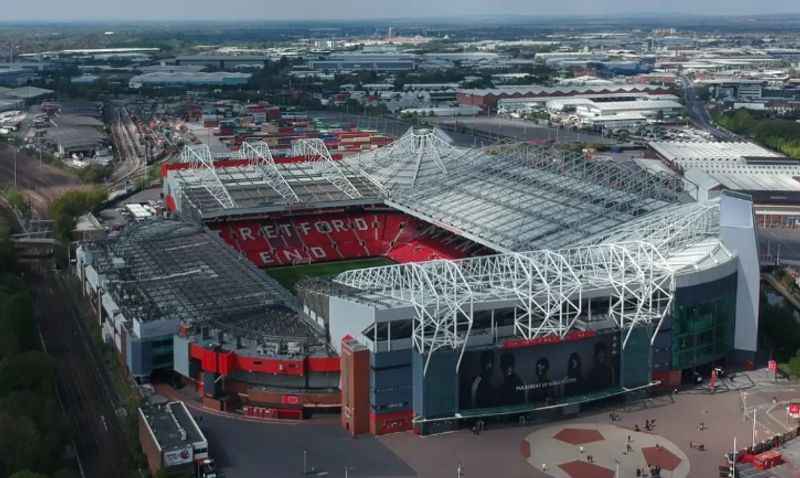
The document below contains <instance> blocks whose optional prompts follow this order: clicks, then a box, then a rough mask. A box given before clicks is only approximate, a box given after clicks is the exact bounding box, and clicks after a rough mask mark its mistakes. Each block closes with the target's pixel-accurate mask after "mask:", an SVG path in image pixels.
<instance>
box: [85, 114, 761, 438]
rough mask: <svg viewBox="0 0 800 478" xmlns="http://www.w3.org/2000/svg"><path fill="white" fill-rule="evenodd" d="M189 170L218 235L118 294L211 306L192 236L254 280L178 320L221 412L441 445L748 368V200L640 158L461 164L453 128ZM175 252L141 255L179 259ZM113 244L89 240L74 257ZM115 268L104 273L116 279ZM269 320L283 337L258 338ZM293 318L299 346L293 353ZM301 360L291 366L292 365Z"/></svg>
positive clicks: (198, 203)
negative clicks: (323, 420)
mask: <svg viewBox="0 0 800 478" xmlns="http://www.w3.org/2000/svg"><path fill="white" fill-rule="evenodd" d="M182 160H183V161H182V164H177V165H170V166H168V167H165V168H164V169H163V170H162V174H163V177H164V181H163V184H164V196H165V199H166V203H167V204H168V206H169V208H170V209H171V210H172V211H173V212H174V214H176V215H178V216H180V217H181V218H183V219H184V220H186V221H190V222H194V223H199V224H202V225H203V227H204V230H203V231H199V230H198V231H196V232H195V233H193V234H195V235H196V237H197V238H199V237H202V238H203V239H195V242H193V243H187V245H186V247H185V248H180V250H181V251H182V252H181V254H186V256H185V257H158V258H156V259H153V260H152V262H153V263H154V264H162V265H160V266H159V268H160V269H159V270H158V273H157V274H156V273H153V274H152V275H151V276H150V277H151V280H150V281H149V282H148V281H147V280H146V279H142V276H141V274H139V275H134V276H133V277H132V278H129V279H117V280H115V281H114V280H112V281H110V282H115V283H117V284H129V283H136V284H137V287H144V286H143V285H142V284H152V285H153V287H157V284H159V283H160V281H163V280H175V279H176V278H178V277H180V279H178V282H182V281H186V284H185V285H184V289H186V288H188V289H189V291H188V292H187V291H186V290H183V291H181V292H180V293H178V294H177V295H178V297H180V300H178V302H180V303H181V306H182V305H184V304H185V303H188V302H192V301H198V300H199V299H197V298H196V297H193V296H192V293H194V292H195V291H193V290H192V286H191V281H194V280H196V279H197V277H195V274H196V273H195V272H194V271H196V270H206V269H203V267H204V266H202V265H197V264H196V265H195V266H194V267H192V266H190V265H187V264H183V263H184V261H186V262H189V263H191V262H192V261H197V260H199V259H198V258H197V257H202V258H203V259H202V260H203V261H207V262H210V261H211V259H210V258H208V257H206V256H207V255H214V253H212V252H211V250H210V249H208V250H207V249H201V248H199V247H196V246H195V245H192V244H196V243H197V242H198V241H200V242H207V243H208V244H209V246H208V247H212V246H210V244H212V243H213V247H216V248H219V251H220V252H218V253H216V256H217V257H219V258H226V259H225V260H224V261H223V262H225V266H220V265H216V266H214V267H216V269H215V268H214V267H212V266H211V265H210V264H209V265H208V267H211V269H212V270H214V271H218V270H220V269H221V270H222V271H228V270H229V269H231V268H236V267H238V268H243V269H247V271H249V272H248V274H246V275H247V277H248V280H246V281H245V282H243V283H242V282H239V281H242V280H244V279H243V278H244V276H245V274H242V275H240V276H238V277H233V276H231V275H228V277H225V276H224V275H223V274H222V273H220V272H214V274H213V275H209V276H208V282H207V284H206V288H205V289H202V288H198V292H199V291H202V292H200V295H201V296H203V295H209V296H211V297H215V298H217V297H219V298H220V299H215V300H219V301H220V302H219V304H220V305H221V306H220V307H219V308H215V307H209V308H208V309H206V308H201V309H200V313H201V318H200V319H198V318H192V317H177V321H176V322H177V325H176V324H172V326H175V327H177V328H178V330H177V333H176V334H175V335H174V340H173V346H172V352H173V360H172V367H173V369H174V371H176V372H178V374H180V375H181V376H182V377H184V379H185V380H187V381H192V382H195V383H198V384H203V386H204V388H203V391H204V394H205V395H206V396H208V397H209V401H211V400H215V401H217V402H219V403H220V404H225V405H224V406H225V407H227V408H236V407H237V406H244V409H246V410H252V407H253V406H262V407H271V409H274V410H283V409H291V408H293V407H294V408H297V407H298V406H299V403H300V402H302V403H305V404H306V406H305V408H309V409H310V408H312V407H313V406H315V402H314V400H315V399H316V398H315V397H316V395H314V394H315V393H316V392H318V391H324V392H326V393H329V395H328V396H329V397H330V396H334V395H335V396H336V397H337V400H336V403H335V405H336V406H341V409H342V422H343V425H344V426H345V427H346V428H347V429H348V430H350V431H351V432H352V433H361V432H366V431H370V432H372V433H375V434H380V433H388V432H392V431H399V430H407V429H410V428H415V429H416V430H417V431H418V432H420V433H433V432H437V431H443V430H446V429H451V428H453V427H457V426H460V425H461V424H462V423H464V422H465V421H468V420H473V419H476V418H478V417H493V416H513V417H516V416H525V417H528V418H535V417H537V416H542V415H547V416H551V415H553V414H555V415H559V414H561V413H575V412H576V411H578V410H580V408H581V406H583V405H584V404H586V403H592V402H594V401H596V400H599V399H604V398H608V397H614V396H620V395H625V394H631V393H637V392H643V391H646V390H648V389H651V388H653V387H656V386H659V385H661V386H670V387H671V386H674V385H676V384H677V383H679V382H680V380H681V376H682V374H684V373H691V371H694V370H696V369H698V368H701V369H702V368H703V367H710V366H712V365H713V364H715V363H717V362H718V361H721V360H726V359H733V360H737V361H743V360H752V359H753V356H754V354H755V351H756V334H757V329H758V297H759V296H758V284H759V268H758V259H757V253H756V236H755V231H754V220H753V209H752V203H751V201H750V199H749V197H748V196H746V195H742V194H737V193H734V192H725V193H723V194H721V195H720V196H719V197H717V198H714V199H710V200H709V199H707V200H704V201H696V200H694V199H692V196H695V197H696V196H697V194H696V191H695V192H694V193H692V192H691V191H687V190H686V187H687V185H686V184H685V183H684V182H683V181H682V180H681V179H680V178H677V177H675V176H670V175H666V174H660V173H652V172H649V171H647V170H644V169H642V168H640V167H638V166H637V165H636V163H634V162H616V161H603V160H594V161H592V160H587V159H585V158H584V157H583V156H582V155H581V154H580V153H579V152H570V151H567V150H562V149H557V148H552V147H540V146H531V145H527V144H504V145H496V146H493V147H490V148H484V149H462V148H456V147H454V146H452V145H451V143H450V141H449V138H447V137H446V135H445V134H444V133H442V132H440V131H438V130H414V129H412V130H409V132H408V133H406V134H405V135H404V136H402V137H401V138H399V139H397V140H396V141H395V142H393V143H392V144H390V145H388V146H386V147H383V148H380V149H377V150H374V151H371V152H368V153H364V154H361V155H359V156H354V157H348V158H334V157H332V156H331V155H330V154H329V152H328V151H327V149H326V148H325V145H324V143H322V142H321V141H317V140H301V141H299V142H298V143H297V144H296V145H295V151H294V155H293V157H291V158H288V159H281V160H276V159H275V158H273V157H272V155H271V154H270V151H269V147H268V146H267V145H266V144H263V143H258V144H244V145H243V146H242V149H241V150H240V151H239V152H238V153H236V154H234V155H233V157H232V158H226V159H225V160H222V161H219V160H217V158H215V157H214V155H213V154H212V153H211V152H210V151H209V150H208V149H207V148H205V147H190V148H187V149H186V150H185V151H184V153H183V156H182ZM167 222H168V223H171V221H167ZM130 227H132V228H133V230H136V229H137V228H140V227H141V228H143V229H149V228H150V227H156V226H152V225H151V226H130ZM159 227H162V226H159ZM171 227H176V226H174V225H173V226H171ZM184 227H188V226H184ZM195 227H198V228H199V227H200V226H195ZM129 234H131V233H130V232H129V231H125V232H123V234H122V236H121V237H124V236H126V235H129ZM193 237H194V236H193ZM174 239H175V241H176V243H175V244H172V245H167V246H164V247H162V246H160V245H156V244H152V245H150V246H146V247H143V248H142V249H144V250H147V251H149V253H151V254H154V255H165V254H166V255H167V256H171V254H170V253H169V251H172V250H173V249H172V248H173V247H179V246H177V243H178V242H180V239H179V237H178V236H175V237H174ZM120 242H121V239H120V238H116V239H111V240H109V242H108V244H111V245H105V246H100V245H98V243H93V244H88V245H86V246H85V255H86V257H87V259H86V260H81V261H79V263H80V264H84V263H85V264H95V263H98V259H91V256H92V255H93V254H94V255H98V252H96V251H97V250H98V248H100V249H102V248H103V247H105V248H106V249H108V248H111V249H114V248H115V247H117V246H114V245H113V244H118V243H120ZM123 242H124V241H123ZM223 242H224V243H227V246H224V245H223ZM154 248H158V249H160V251H159V252H157V253H156V252H153V251H152V249H154ZM99 255H100V256H102V254H99ZM377 256H382V257H387V258H389V259H390V260H391V261H392V262H394V264H393V265H388V266H383V267H374V268H367V269H356V270H349V271H346V272H342V273H340V274H338V275H336V276H335V277H333V278H326V279H311V280H306V281H304V282H301V283H300V284H299V285H298V286H297V296H298V298H297V299H296V298H295V297H293V296H291V294H289V293H288V291H286V290H285V289H283V288H282V287H281V286H280V285H278V284H277V283H275V282H274V281H272V280H271V279H269V278H267V277H266V276H265V275H264V274H261V275H260V276H258V277H256V276H254V275H253V274H251V272H254V271H257V269H256V267H255V266H258V267H262V268H269V267H274V266H280V265H302V264H309V263H314V262H332V261H337V260H342V259H352V258H366V257H377ZM79 257H80V255H79ZM162 261H164V262H162ZM100 262H102V261H100ZM106 262H108V261H106ZM178 263H180V269H179V270H176V269H174V268H175V267H178ZM110 264H111V265H110V266H109V265H106V266H105V269H104V270H105V271H106V272H104V273H101V274H100V275H103V277H106V278H107V277H111V274H112V272H108V271H109V268H111V269H113V266H114V259H113V257H112V258H111V259H110ZM126 264H127V262H126ZM234 266H235V267H234ZM82 267H85V266H81V267H79V269H81V268H82ZM92 267H94V266H92ZM159 274H161V275H159ZM128 281H129V282H128ZM98 282H101V283H102V282H103V280H102V279H101V280H99V281H98ZM107 282H109V281H108V280H107ZM214 283H219V284H220V287H219V290H212V289H213V284H214ZM245 284H252V287H254V288H256V289H257V288H259V287H262V288H264V289H269V290H270V291H271V292H270V293H268V294H266V296H268V297H269V299H265V296H264V295H262V296H258V294H256V293H255V292H254V291H252V294H248V293H247V292H246V289H247V287H245ZM259 284H261V285H260V286H259ZM87 289H92V287H87ZM230 289H236V290H234V291H233V292H231V290H230ZM240 289H241V290H240ZM89 293H90V294H91V293H93V292H91V290H90V291H89ZM116 294H117V296H119V294H120V292H116ZM181 294H183V295H181ZM230 294H233V295H232V296H230V297H231V298H230V299H229V300H230V301H229V302H225V301H226V300H228V299H222V298H223V297H229V295H230ZM112 295H113V294H112ZM256 296H258V299H255V297H256ZM236 297H239V298H238V299H237V298H236ZM242 297H252V298H251V299H249V302H255V303H257V304H260V306H259V307H260V308H259V307H256V306H255V305H253V306H252V309H250V310H248V311H247V312H246V313H243V314H244V315H245V316H247V322H246V323H244V325H243V326H240V327H238V328H235V330H234V329H232V328H231V327H232V325H234V324H236V323H238V322H237V320H238V319H237V317H234V316H236V315H237V314H234V313H231V312H226V311H225V310H226V306H225V304H227V303H237V302H239V301H240V300H243V299H241V298H242ZM265 300H266V302H267V304H268V305H269V308H265V306H264V303H265ZM245 302H248V300H245ZM201 303H202V302H201ZM277 306H280V307H282V308H284V309H286V310H289V311H290V312H287V313H283V314H277V313H275V312H274V310H275V307H277ZM174 307H178V308H180V306H178V305H176V306H174ZM204 307H205V306H204ZM172 310H173V309H169V308H163V307H162V309H161V310H160V311H159V312H158V314H161V316H170V317H172V316H173V313H172ZM158 314H156V315H158ZM203 316H208V317H207V318H205V319H204V318H202V317H203ZM259 316H260V317H262V319H263V322H264V323H273V324H278V325H275V326H273V328H272V329H270V331H269V333H266V332H262V331H261V330H260V328H259V325H258V324H259V318H258V317H259ZM299 324H302V329H303V330H304V331H305V335H306V336H307V337H309V339H308V340H306V341H305V342H304V343H306V344H307V345H304V346H303V347H302V348H298V346H297V345H296V344H297V343H299V342H300V341H299V340H295V339H292V340H288V339H287V338H285V337H290V336H294V335H298V333H297V331H296V329H297V328H298V327H300V325H299ZM220 330H221V331H222V335H220V336H219V338H218V339H216V340H215V338H214V337H215V335H214V334H215V333H219V331H220ZM226 331H227V334H226ZM292 331H294V333H291V332H292ZM166 332H168V331H167V330H166V327H165V333H166ZM282 336H284V337H282ZM227 337H230V339H227V340H226V338H227ZM311 338H313V339H311ZM247 340H251V341H252V345H253V346H252V347H246V346H243V347H239V345H240V342H241V341H247ZM288 342H292V343H294V344H295V345H292V347H291V348H290V347H289V345H288ZM267 343H274V344H277V345H271V346H266V345H265V344H267ZM312 344H313V345H312ZM290 349H291V350H290ZM242 356H246V357H251V359H252V360H250V361H248V360H243V359H241V358H240V357H242ZM292 357H293V359H294V360H295V361H296V362H297V363H299V365H296V366H294V368H292V367H290V366H289V362H283V361H286V360H290V359H292ZM256 362H261V363H269V364H272V365H271V368H259V367H256V366H255V364H256ZM340 390H341V394H339V391H340ZM259 391H263V392H264V393H263V394H261V395H259V393H256V392H259ZM267 392H268V393H267ZM270 394H271V395H270ZM217 402H214V403H217ZM222 406H223V405H220V407H222ZM271 413H275V414H277V413H278V412H271Z"/></svg>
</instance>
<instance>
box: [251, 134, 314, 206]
mask: <svg viewBox="0 0 800 478" xmlns="http://www.w3.org/2000/svg"><path fill="white" fill-rule="evenodd" d="M239 156H240V157H241V158H242V159H246V160H247V164H248V165H249V166H250V167H252V168H254V169H255V170H256V171H258V172H260V173H261V178H262V179H263V180H264V182H266V183H267V184H268V185H269V186H270V187H271V188H272V189H273V190H275V192H276V193H278V194H280V195H281V197H282V198H283V199H285V200H286V201H287V202H290V203H297V202H300V198H298V197H297V194H296V193H295V192H294V189H292V187H291V186H289V183H287V182H286V179H285V178H284V177H283V175H282V174H281V172H280V171H279V170H278V167H277V166H275V159H274V158H273V157H272V151H270V149H269V145H268V144H267V143H265V142H263V141H259V142H257V143H248V142H244V143H242V146H241V147H240V149H239Z"/></svg>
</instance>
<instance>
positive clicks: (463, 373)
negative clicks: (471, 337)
mask: <svg viewBox="0 0 800 478" xmlns="http://www.w3.org/2000/svg"><path fill="white" fill-rule="evenodd" d="M618 384H619V336H618V334H604V335H594V334H585V336H584V337H581V338H577V337H575V338H573V340H569V341H560V342H551V341H539V342H533V343H532V345H530V346H523V344H522V343H515V344H514V346H512V347H508V346H505V347H504V348H501V349H486V350H473V351H468V352H466V353H465V354H464V358H463V361H462V363H461V369H460V372H459V387H460V390H459V408H460V409H462V410H468V409H476V408H492V407H501V406H516V405H525V404H529V405H531V406H532V407H538V406H544V405H548V404H554V403H558V402H560V401H562V400H563V399H565V398H568V397H571V396H576V395H583V394H587V393H592V392H598V391H602V390H605V389H609V388H612V387H614V386H617V385H618Z"/></svg>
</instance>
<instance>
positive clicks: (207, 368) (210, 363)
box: [201, 349, 217, 373]
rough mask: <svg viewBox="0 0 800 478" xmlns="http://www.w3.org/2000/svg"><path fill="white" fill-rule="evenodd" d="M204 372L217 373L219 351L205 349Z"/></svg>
mask: <svg viewBox="0 0 800 478" xmlns="http://www.w3.org/2000/svg"><path fill="white" fill-rule="evenodd" d="M201 360H202V362H203V372H212V373H217V353H216V352H214V351H213V350H208V349H203V358H202V359H201Z"/></svg>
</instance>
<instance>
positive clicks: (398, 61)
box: [306, 53, 417, 72]
mask: <svg viewBox="0 0 800 478" xmlns="http://www.w3.org/2000/svg"><path fill="white" fill-rule="evenodd" d="M306 65H307V66H308V68H310V69H312V70H319V71H322V72H330V71H335V72H346V71H359V70H366V71H386V72H392V71H412V70H414V69H416V67H417V58H416V56H415V55H409V54H401V53H337V54H332V55H328V56H325V57H322V58H319V59H310V60H308V61H307V62H306Z"/></svg>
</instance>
